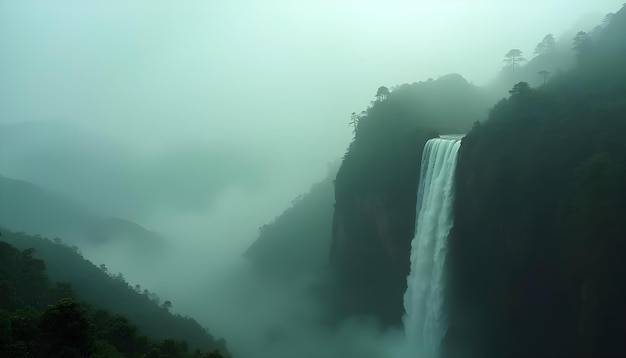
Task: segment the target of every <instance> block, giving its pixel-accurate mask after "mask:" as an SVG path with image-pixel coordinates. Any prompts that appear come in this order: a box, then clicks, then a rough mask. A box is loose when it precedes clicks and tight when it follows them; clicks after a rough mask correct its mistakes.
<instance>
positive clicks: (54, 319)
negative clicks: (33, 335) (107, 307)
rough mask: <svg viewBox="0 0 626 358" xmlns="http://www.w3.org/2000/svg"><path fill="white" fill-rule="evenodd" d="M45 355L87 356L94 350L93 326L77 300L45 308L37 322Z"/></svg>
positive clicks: (64, 300)
mask: <svg viewBox="0 0 626 358" xmlns="http://www.w3.org/2000/svg"><path fill="white" fill-rule="evenodd" d="M39 329H40V330H41V339H42V340H41V343H42V345H43V347H42V348H43V349H44V353H46V355H47V356H53V357H54V356H64V357H73V356H76V357H87V356H89V355H90V354H91V353H92V352H93V350H94V335H93V333H92V331H93V325H92V322H91V319H90V318H89V315H88V314H87V310H86V309H85V307H84V306H83V305H82V304H81V303H80V302H78V301H76V300H74V299H71V298H65V299H62V300H61V301H59V302H58V303H57V304H56V305H54V306H50V307H48V309H46V311H45V312H44V314H43V316H42V317H41V321H40V323H39Z"/></svg>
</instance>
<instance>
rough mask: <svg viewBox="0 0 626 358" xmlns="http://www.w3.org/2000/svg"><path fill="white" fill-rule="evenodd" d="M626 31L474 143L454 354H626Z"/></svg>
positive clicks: (450, 343) (452, 266)
mask: <svg viewBox="0 0 626 358" xmlns="http://www.w3.org/2000/svg"><path fill="white" fill-rule="evenodd" d="M625 29H626V13H625V12H624V11H620V12H619V13H618V14H616V15H615V17H614V19H613V20H612V22H611V24H609V25H608V26H607V27H606V29H604V30H603V31H602V32H601V33H598V34H596V36H595V38H594V39H593V40H590V42H589V44H588V45H587V46H588V49H587V50H584V51H583V52H581V54H580V56H579V61H580V64H579V66H578V67H577V68H576V69H575V70H573V71H572V72H570V73H568V74H567V75H564V76H562V77H561V78H558V79H554V80H553V81H551V82H549V83H548V84H546V85H545V86H542V87H540V88H537V89H530V88H526V87H523V86H520V87H518V88H517V91H515V92H514V93H513V94H512V96H511V98H509V99H507V100H503V101H501V102H500V103H499V104H498V105H496V106H495V107H494V109H493V110H492V111H491V113H490V116H489V119H488V121H487V122H486V123H485V124H483V125H480V126H476V127H475V128H474V130H472V132H471V133H470V134H468V135H467V136H466V137H465V138H464V139H463V142H462V147H461V151H460V154H459V161H458V166H457V179H456V180H457V182H456V201H455V209H454V215H455V224H454V228H453V230H452V234H451V236H450V239H449V256H448V261H447V264H448V267H447V270H448V295H447V299H448V301H447V308H448V309H447V312H448V314H449V324H450V327H449V330H448V333H447V336H446V338H445V353H446V354H445V356H447V357H481V358H485V357H556V356H559V357H618V356H620V357H621V356H624V355H626V342H625V341H624V336H625V334H626V305H625V304H624V302H626V284H625V282H626V261H625V260H624V259H623V258H624V257H626V186H625V184H624V183H626V144H625V143H624V140H623V136H624V133H626V121H625V120H624V114H625V113H626V82H625V79H626V72H625V70H626V69H625V66H624V65H623V64H624V63H626V56H625V55H626V46H625V44H626V41H623V40H624V36H625V34H626V32H624V30H625ZM620 38H621V39H622V41H617V39H620Z"/></svg>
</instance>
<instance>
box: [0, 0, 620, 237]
mask: <svg viewBox="0 0 626 358" xmlns="http://www.w3.org/2000/svg"><path fill="white" fill-rule="evenodd" d="M623 1H624V0H600V1H591V0H585V1H582V0H578V1H563V0H559V1H557V0H541V1H539V0H527V1H502V0H500V1H495V0H489V1H461V0H456V1H452V0H447V1H442V0H437V1H434V0H433V1H418V0H416V1H399V0H396V1H259V0H256V1H252V0H250V1H226V0H224V1H176V2H170V1H87V0H85V1H28V0H2V1H1V2H0V124H6V123H14V122H24V121H32V120H51V119H53V120H61V121H69V122H73V123H77V124H80V125H81V126H82V127H83V128H87V129H89V130H91V131H92V132H93V131H95V132H97V133H98V134H99V135H101V136H105V137H111V138H115V141H117V142H116V143H123V145H124V147H125V150H126V151H127V153H128V154H127V155H129V156H130V155H132V156H133V157H137V158H147V159H145V161H146V162H151V163H153V164H154V163H156V164H155V165H156V166H158V163H159V160H161V158H166V159H167V158H170V159H171V160H173V161H175V162H176V161H179V159H178V157H177V155H178V154H176V153H187V152H189V153H192V154H190V156H191V157H193V156H195V157H196V158H197V159H198V161H197V162H193V161H191V162H185V160H186V159H181V160H180V162H182V163H183V164H181V166H182V167H185V166H187V167H194V164H193V163H204V162H202V160H203V159H202V158H213V159H214V160H213V161H211V160H207V161H206V163H208V164H207V165H208V169H206V170H204V171H202V170H201V173H204V174H205V175H209V176H210V175H212V174H211V173H216V172H219V171H221V170H227V169H223V166H220V165H218V164H215V165H216V166H215V168H213V167H211V165H212V163H213V162H215V163H223V162H226V161H229V160H230V158H239V159H238V160H242V161H246V162H254V163H256V164H254V165H251V166H250V167H251V168H263V169H262V170H261V169H260V170H259V171H258V172H256V173H257V174H256V176H258V177H259V178H260V179H259V183H263V185H265V186H266V187H263V186H261V187H259V186H258V185H257V186H256V188H257V189H258V190H265V192H264V193H263V195H261V196H259V198H260V197H263V199H258V200H259V202H256V203H255V202H250V203H248V204H249V205H250V206H252V207H251V208H250V209H249V210H251V211H254V210H256V211H259V210H261V209H260V208H255V207H254V205H258V204H261V203H262V202H266V201H267V200H268V198H275V200H273V203H272V205H274V206H272V207H271V208H270V209H269V210H267V208H263V211H264V213H263V215H265V216H273V215H274V214H275V213H276V212H277V211H280V209H281V208H282V207H284V205H285V204H286V203H288V200H289V198H290V197H293V196H295V195H296V194H297V193H299V192H302V191H304V190H306V189H307V188H308V187H309V185H310V184H311V183H312V182H313V181H316V180H319V179H321V178H322V177H323V176H324V173H325V170H326V163H328V162H329V161H332V160H333V159H335V158H338V157H340V156H341V155H342V154H343V152H344V150H345V148H346V146H347V144H348V142H349V140H350V136H351V133H350V129H349V128H348V125H347V123H348V119H349V114H350V113H351V112H352V111H361V110H362V109H364V108H365V107H366V106H367V104H368V102H369V101H370V100H371V99H372V98H373V95H374V93H375V91H376V88H377V87H378V86H380V85H387V86H392V85H395V84H400V83H403V82H414V81H419V80H425V79H427V78H429V77H435V78H436V77H438V76H440V75H444V74H447V73H450V72H458V73H461V74H462V75H464V76H465V77H466V78H467V79H468V80H470V81H473V82H474V83H477V84H482V83H485V82H486V81H488V80H489V79H490V78H491V77H492V76H493V75H494V73H495V72H496V71H498V70H499V69H500V68H501V66H502V58H503V55H504V54H505V53H506V51H507V50H508V49H510V48H514V47H515V48H520V49H522V50H524V51H525V52H526V54H527V57H530V56H529V55H530V54H531V53H532V50H533V48H534V46H535V44H536V43H537V42H539V41H540V40H541V39H542V38H543V36H544V35H545V34H547V33H554V34H555V35H556V36H557V37H558V35H559V34H560V33H562V32H563V31H565V30H567V29H568V28H570V27H571V26H572V24H573V23H574V22H576V21H577V20H578V19H579V18H581V17H582V16H583V15H585V14H588V13H595V14H596V15H597V16H601V15H602V14H605V13H608V12H611V11H617V10H618V9H619V8H620V6H621V3H622V2H623ZM198 152H200V153H202V155H198V154H197V153H198ZM173 153H174V154H173ZM194 153H195V154H194ZM5 154H6V153H5ZM6 155H9V154H6ZM172 158H173V159H172ZM215 158H217V159H215ZM242 158H243V159H242ZM164 160H165V159H164ZM185 163H186V164H185ZM227 167H228V166H227ZM235 171H236V170H235ZM205 172H207V173H205ZM241 172H242V173H243V174H237V175H245V176H255V174H251V173H250V171H247V170H242V171H241ZM155 173H157V174H155V175H156V176H158V171H156V172H155ZM185 173H187V172H185ZM194 173H196V174H197V171H194V170H191V169H190V170H189V171H188V175H187V176H192V175H196V174H194ZM197 175H199V174H197ZM226 177H228V176H226ZM153 178H154V179H155V180H157V179H158V178H155V177H154V176H153ZM25 179H31V180H32V178H25ZM157 181H158V180H157ZM172 183H173V184H172V185H179V186H184V185H185V183H186V182H185V181H182V182H177V181H173V182H172ZM39 184H42V183H39ZM43 184H45V183H43ZM257 184H258V183H257ZM259 188H260V189H259ZM223 189H224V190H225V191H227V190H231V189H232V188H230V189H229V188H227V187H224V188H223ZM198 190H201V189H198ZM237 195H238V196H241V197H245V196H246V195H248V194H246V193H245V192H244V193H239V194H237ZM269 200H271V199H269ZM265 216H264V217H265ZM260 224H262V223H255V224H254V225H257V226H258V225H260Z"/></svg>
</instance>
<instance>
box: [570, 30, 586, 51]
mask: <svg viewBox="0 0 626 358" xmlns="http://www.w3.org/2000/svg"><path fill="white" fill-rule="evenodd" d="M588 43H589V34H588V33H586V32H585V31H578V33H577V34H576V36H574V46H573V49H574V51H576V52H578V54H579V55H580V53H581V52H582V51H584V48H585V47H586V46H587V45H588Z"/></svg>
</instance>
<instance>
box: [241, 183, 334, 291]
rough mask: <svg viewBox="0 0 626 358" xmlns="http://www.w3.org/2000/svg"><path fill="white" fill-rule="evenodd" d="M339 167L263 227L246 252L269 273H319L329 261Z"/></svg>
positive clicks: (281, 274) (295, 275)
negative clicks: (336, 172) (334, 198)
mask: <svg viewBox="0 0 626 358" xmlns="http://www.w3.org/2000/svg"><path fill="white" fill-rule="evenodd" d="M334 173H335V171H332V173H331V174H330V175H329V176H328V177H327V178H326V179H324V180H323V181H321V182H319V183H316V184H314V185H313V186H312V187H311V190H310V191H309V192H308V193H306V194H304V195H302V196H300V197H299V198H297V199H296V200H294V202H293V206H292V207H290V208H288V209H287V210H285V212H283V213H282V214H281V215H280V216H279V217H277V218H276V219H275V220H274V221H273V222H271V223H269V224H267V225H264V226H263V227H261V228H260V230H259V231H260V233H259V237H258V238H257V240H256V241H255V242H254V243H253V244H252V245H251V246H250V248H249V249H248V250H247V251H246V253H245V256H246V257H248V258H249V259H250V260H251V261H252V262H254V263H255V264H256V265H257V267H259V268H260V269H262V270H265V271H268V272H269V273H271V274H273V275H276V276H280V277H285V278H293V277H299V276H300V275H303V274H304V275H312V274H315V273H319V271H320V270H321V269H323V268H324V267H326V266H327V264H328V253H329V252H330V232H331V226H332V216H333V189H334V187H333V178H334Z"/></svg>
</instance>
